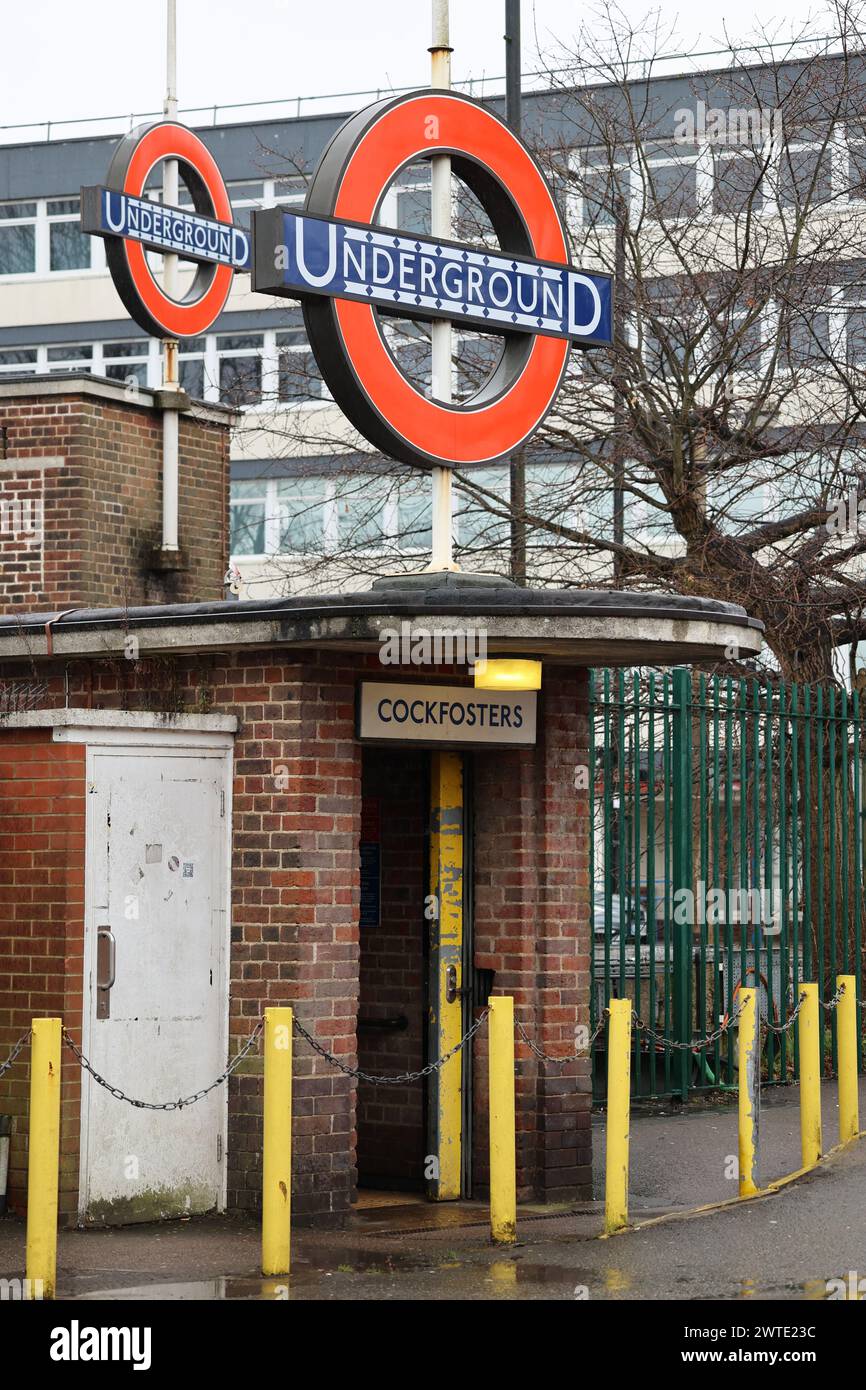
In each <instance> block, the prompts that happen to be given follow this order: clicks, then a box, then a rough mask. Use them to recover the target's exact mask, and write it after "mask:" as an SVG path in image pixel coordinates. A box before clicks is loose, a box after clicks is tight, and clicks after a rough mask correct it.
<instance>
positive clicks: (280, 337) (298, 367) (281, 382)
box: [276, 309, 323, 405]
mask: <svg viewBox="0 0 866 1390" xmlns="http://www.w3.org/2000/svg"><path fill="white" fill-rule="evenodd" d="M291 318H292V319H293V320H294V322H293V324H292V327H291V328H286V329H284V330H281V331H280V332H278V333H277V335H276V347H277V370H278V388H277V394H278V398H279V399H280V400H281V401H284V402H285V401H290V402H291V403H292V404H293V405H297V404H299V403H300V402H301V401H309V400H321V397H322V387H323V383H322V378H321V376H320V374H319V369H318V367H317V366H316V359H315V357H314V356H313V354H312V352H311V351H310V346H309V343H308V342H307V334H306V331H305V329H304V324H303V320H302V318H301V312H300V310H299V309H298V310H296V311H295V312H294V313H293V314H292V315H291Z"/></svg>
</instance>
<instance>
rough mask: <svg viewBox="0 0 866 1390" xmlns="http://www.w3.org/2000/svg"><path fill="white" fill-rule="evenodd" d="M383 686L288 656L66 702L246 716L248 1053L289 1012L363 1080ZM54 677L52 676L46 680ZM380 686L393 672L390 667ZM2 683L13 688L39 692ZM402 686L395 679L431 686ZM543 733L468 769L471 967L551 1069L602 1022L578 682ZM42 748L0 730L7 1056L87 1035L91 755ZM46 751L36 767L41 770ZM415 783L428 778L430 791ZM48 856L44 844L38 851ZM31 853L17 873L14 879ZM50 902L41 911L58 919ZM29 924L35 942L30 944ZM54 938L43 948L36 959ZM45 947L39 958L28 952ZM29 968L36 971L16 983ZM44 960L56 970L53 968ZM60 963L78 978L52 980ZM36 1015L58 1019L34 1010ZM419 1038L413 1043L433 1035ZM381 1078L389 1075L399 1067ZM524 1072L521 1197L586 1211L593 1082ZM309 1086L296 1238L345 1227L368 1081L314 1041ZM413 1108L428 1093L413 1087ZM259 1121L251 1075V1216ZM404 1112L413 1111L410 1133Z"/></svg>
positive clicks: (239, 971) (528, 1068) (232, 1123)
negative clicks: (371, 746) (47, 787)
mask: <svg viewBox="0 0 866 1390" xmlns="http://www.w3.org/2000/svg"><path fill="white" fill-rule="evenodd" d="M371 668H372V662H371V661H369V660H367V661H365V660H364V659H363V658H359V657H357V656H348V655H346V656H343V655H340V654H336V653H333V652H325V651H321V652H309V653H296V654H294V655H292V654H289V653H287V652H286V651H285V650H275V651H260V652H248V653H239V654H237V655H234V656H224V655H216V656H189V657H182V658H178V659H177V660H176V661H175V662H169V661H166V662H153V661H142V662H138V663H135V662H131V661H123V660H121V661H117V662H108V661H94V662H76V663H72V664H71V665H70V668H69V671H68V678H69V685H70V694H69V704H70V705H71V706H73V707H74V706H84V705H87V704H92V706H93V707H118V708H124V709H152V708H153V707H154V701H156V702H157V704H161V707H162V708H167V709H174V710H180V709H184V708H186V709H190V710H201V709H206V708H210V709H213V710H216V711H220V712H231V713H234V714H236V715H237V716H238V718H239V723H240V727H239V731H238V735H237V739H236V745H235V773H234V805H233V852H232V948H231V972H230V973H231V998H230V1032H231V1037H232V1048H233V1050H234V1049H235V1048H236V1047H237V1044H238V1043H239V1041H240V1040H241V1039H243V1038H245V1037H247V1035H248V1034H249V1032H250V1031H251V1029H252V1028H253V1026H254V1024H255V1022H256V1020H257V1019H258V1018H259V1016H260V1015H261V1012H262V1010H263V1008H265V1007H266V1006H269V1005H279V1004H291V1005H293V1006H294V1007H295V1009H296V1011H297V1014H298V1017H299V1018H300V1019H301V1021H302V1022H303V1023H304V1025H305V1026H306V1027H307V1028H308V1029H309V1030H310V1031H311V1032H312V1033H313V1034H314V1035H315V1036H316V1037H317V1039H318V1040H319V1041H320V1042H321V1043H322V1044H323V1045H324V1046H325V1047H326V1048H327V1049H329V1050H330V1051H331V1052H333V1053H335V1054H337V1055H339V1056H341V1057H343V1058H344V1059H345V1061H346V1063H347V1064H348V1065H350V1066H351V1065H355V1064H357V1061H358V1056H357V1048H356V1018H357V1013H358V1004H359V989H360V982H361V965H360V953H359V931H358V904H359V862H358V846H359V842H360V835H361V810H362V796H361V791H362V750H361V747H360V745H359V744H358V743H357V742H356V739H355V732H354V700H355V683H356V681H357V679H358V678H359V677H360V676H362V675H364V674H371ZM45 669H46V668H44V667H40V668H39V675H40V677H42V678H44V675H43V673H44V670H45ZM47 669H49V670H53V672H54V687H53V688H54V691H55V698H56V701H57V703H59V704H62V703H63V701H64V695H63V671H62V668H61V667H60V666H59V665H58V664H57V663H55V664H54V666H53V667H51V668H47ZM372 669H374V670H375V671H376V672H377V673H378V674H381V668H379V667H375V668H372ZM2 674H3V677H4V678H6V676H7V675H12V674H28V675H29V674H31V673H30V671H28V672H26V673H24V672H20V671H19V672H14V671H9V672H6V671H4V672H3V673H2ZM389 674H390V675H391V676H392V677H393V678H394V679H401V680H402V679H409V678H412V677H414V678H418V677H419V674H421V675H422V676H423V674H424V673H419V672H418V671H413V672H398V671H393V672H389ZM450 678H451V677H450V676H449V679H450ZM428 679H429V676H428ZM540 728H541V729H542V730H543V741H542V742H540V743H539V746H538V747H537V748H536V749H533V750H526V751H514V752H509V751H507V750H502V749H497V750H496V751H492V752H490V753H477V754H475V755H474V757H473V760H472V761H473V763H474V786H475V904H476V953H475V958H476V964H477V965H478V966H479V967H484V968H487V969H493V970H494V971H495V972H496V974H495V990H496V992H497V993H513V994H514V996H515V1002H516V1005H517V1008H518V1012H519V1015H520V1016H521V1017H522V1018H523V1019H524V1021H525V1023H526V1026H527V1027H528V1028H529V1029H530V1030H531V1031H532V1032H533V1033H534V1035H535V1036H536V1037H537V1038H538V1040H539V1041H540V1042H541V1044H542V1046H543V1047H545V1048H546V1049H547V1050H548V1051H550V1052H552V1053H566V1052H571V1051H574V1050H575V1049H574V1042H575V1038H574V1029H575V1026H576V1025H577V1024H578V1023H586V1022H587V1021H588V1008H589V949H590V947H589V942H590V923H589V908H588V895H587V891H586V890H587V864H588V859H587V851H588V842H587V830H588V826H587V800H586V793H579V792H576V791H575V788H574V769H575V766H576V764H578V763H579V762H581V761H583V762H585V761H586V757H587V753H586V747H587V708H586V682H585V677H584V676H583V675H582V674H581V673H579V672H565V671H563V672H558V671H553V670H548V669H546V670H545V688H544V691H543V700H542V708H541V719H540ZM47 740H48V736H47V735H39V736H37V735H36V734H32V735H29V734H28V735H27V736H26V737H25V736H24V735H22V734H21V733H19V732H13V731H12V730H9V729H7V730H6V731H5V732H4V731H3V729H2V721H0V766H2V769H3V771H2V774H0V783H2V788H0V789H2V793H3V801H2V802H0V805H2V806H3V807H4V808H6V807H8V810H5V811H4V815H5V816H7V817H9V818H10V820H9V821H7V824H6V827H5V828H6V830H7V836H8V834H9V833H10V829H14V831H15V833H16V834H19V833H20V835H21V837H22V839H23V841H24V843H23V844H22V845H19V846H18V847H17V848H16V850H15V853H14V854H13V856H12V862H11V863H8V864H4V865H3V866H0V867H2V870H3V875H4V876H3V878H2V879H0V883H2V886H3V889H4V898H3V902H2V907H3V912H2V917H0V955H2V959H3V967H0V1027H2V1031H3V1037H2V1039H0V1053H2V1048H3V1041H4V1040H11V1039H12V1035H13V1034H14V1035H15V1036H17V1035H18V1034H17V1032H16V1028H17V1026H18V1023H19V1022H21V1023H23V1024H24V1025H25V1026H26V1022H27V1019H28V1017H29V1011H31V1010H35V1011H37V1012H40V1011H41V1012H45V1013H49V1012H52V1011H55V1010H57V1009H58V1008H60V1007H61V1005H62V1009H63V1012H64V1015H65V1016H66V1017H67V1019H68V1020H76V1019H77V1018H78V1017H80V1009H81V993H80V991H81V978H82V959H81V930H82V929H81V922H82V899H81V895H82V892H83V888H82V884H83V839H82V834H83V819H81V820H80V821H79V819H78V817H79V814H80V816H81V817H83V804H82V803H81V789H82V786H83V782H82V779H83V749H81V748H76V747H75V746H73V745H52V744H50V743H49V742H48V741H47ZM35 749H38V750H39V754H38V757H37V753H36V752H34V751H28V750H35ZM389 758H390V759H392V760H393V761H392V762H391V767H392V769H393V767H394V766H395V764H399V762H400V760H402V759H405V760H406V763H405V766H406V767H407V769H408V767H409V766H411V765H412V764H413V763H414V764H415V767H416V771H417V770H418V764H419V762H420V758H419V755H418V754H416V753H410V752H409V751H408V750H403V751H401V752H399V753H398V752H396V750H395V751H393V752H391V753H389ZM34 760H35V761H36V765H37V766H38V767H39V768H40V769H41V770H42V771H43V772H44V778H43V776H42V775H40V777H35V776H31V775H30V772H29V771H28V766H27V764H28V763H31V762H33V761H34ZM387 761H388V760H387V759H383V760H382V762H381V763H380V774H381V776H382V780H381V781H380V783H379V785H380V786H381V787H383V788H384V787H386V786H390V787H391V788H392V790H393V794H394V797H395V799H396V800H397V802H398V803H400V799H401V797H402V798H403V804H404V805H405V806H406V807H407V821H406V824H405V826H404V829H405V835H404V836H400V835H398V834H396V832H395V835H394V839H393V843H392V846H391V849H390V850H389V851H388V853H389V854H392V855H394V856H396V857H397V860H398V861H399V862H401V863H403V864H404V865H405V864H411V863H415V864H416V865H417V864H418V863H419V859H420V861H421V864H422V865H423V859H421V856H417V857H416V850H417V848H418V844H419V825H420V823H421V821H420V815H421V813H420V812H419V818H418V819H417V820H412V821H411V823H410V821H409V819H408V808H409V803H410V801H411V799H412V796H413V795H414V793H412V792H411V784H412V778H411V777H409V776H408V774H407V776H406V778H405V779H404V780H403V781H402V783H401V779H400V778H396V779H395V777H394V776H393V775H390V776H385V774H384V771H383V769H385V768H386V767H387ZM60 764H62V779H61V781H62V784H63V785H65V787H66V789H67V790H66V792H65V794H64V798H63V800H62V803H60V804H59V809H52V810H51V812H48V811H47V809H46V808H45V807H42V809H39V810H36V809H34V807H36V806H39V805H41V803H42V802H43V801H44V800H45V798H44V797H43V796H42V789H41V788H40V787H39V785H38V784H39V782H41V781H42V780H45V779H46V778H49V777H55V778H56V775H57V769H58V768H59V766H60ZM370 766H371V767H372V766H373V762H372V761H371V764H370ZM418 780H419V779H418V777H417V776H416V778H415V781H416V784H417V781H418ZM371 785H372V783H371V782H369V781H368V787H369V786H371ZM25 788H26V789H27V790H26V791H25V790H24V789H25ZM25 801H28V802H29V804H27V805H26V806H25V804H24V803H25ZM79 806H81V810H80V812H79V810H78V809H77V807H79ZM48 815H50V816H51V817H53V818H56V819H54V820H52V824H51V825H50V826H49V825H48V824H47V822H46V823H45V824H44V825H43V823H42V818H43V817H45V816H48ZM37 820H38V821H39V828H38V829H37ZM39 837H42V838H41V839H39ZM34 838H37V839H38V843H36V844H33V843H31V841H32V840H33V839H34ZM19 854H22V855H23V856H24V858H23V860H22V862H21V863H20V864H19V863H18V855H19ZM19 874H22V875H23V877H17V875H19ZM10 875H11V878H10ZM421 879H422V874H421V873H420V872H418V873H417V882H413V881H411V880H409V879H406V880H405V881H404V882H403V883H402V884H401V885H400V894H398V891H397V885H398V879H397V876H396V875H395V876H394V881H395V889H394V897H393V899H389V901H388V906H387V912H388V920H389V922H390V923H391V924H392V925H393V926H394V927H395V928H398V927H399V931H398V932H397V933H396V934H395V937H394V940H395V948H397V947H398V938H399V935H400V934H401V933H402V932H403V930H404V929H406V930H407V931H408V930H409V922H410V918H411V916H412V901H411V900H413V899H414V897H415V895H416V893H417V896H418V899H419V901H421V900H422V899H423V883H422V882H421ZM386 881H387V879H386ZM19 889H21V890H23V892H24V896H23V897H22V896H20V895H19V891H18V890H19ZM43 892H44V893H47V894H48V897H47V899H46V901H45V902H44V903H43V900H42V894H43ZM54 895H56V896H54ZM401 895H402V896H401ZM22 923H23V924H24V925H25V926H26V931H24V932H19V925H20V924H22ZM28 923H29V924H30V925H27V924H28ZM42 934H46V935H45V936H44V939H45V940H48V941H50V943H51V944H50V946H46V947H43V945H42V940H43V935H42ZM410 934H411V933H410ZM19 937H20V939H21V940H22V942H23V943H24V945H22V946H21V947H20V948H19V947H16V946H15V942H16V940H18V939H19ZM404 941H405V937H404ZM31 942H32V943H33V949H32V950H30V951H29V953H28V949H27V948H28V946H29V944H30V943H31ZM9 947H11V948H12V949H11V950H10V949H8V948H9ZM19 957H20V960H21V961H26V962H27V964H26V966H23V967H22V965H21V964H20V963H19ZM43 957H44V958H45V965H44V967H43V966H42V965H41V963H40V964H38V963H39V962H41V961H42V959H43ZM61 960H63V961H64V963H65V964H64V973H61V972H60V971H59V969H58V967H59V964H60V962H61ZM416 964H417V957H416V959H415V960H413V961H411V962H409V961H407V960H406V959H405V958H404V957H402V956H401V958H400V959H399V960H397V959H396V958H395V961H394V971H395V973H394V983H395V989H394V993H395V994H396V993H398V992H400V991H403V992H404V993H405V988H404V987H405V985H406V983H407V982H408V981H413V982H414V980H415V978H416V976H415V970H416ZM389 968H390V967H389ZM22 971H23V973H22ZM399 977H402V978H401V981H400V984H399V986H398V985H397V983H396V982H397V980H398V978H399ZM22 981H23V983H22ZM389 990H390V986H389ZM61 996H62V997H61ZM39 1001H42V1003H43V1004H44V1007H43V1008H41V1009H39V1008H38V1007H37V1006H38V1004H39ZM386 1003H387V1007H388V1011H389V1012H390V1010H391V1008H392V1005H393V1003H394V999H393V997H392V995H391V993H389V994H388V996H387V998H386V996H385V995H384V994H382V995H380V997H379V999H378V1000H377V1007H378V1006H379V1005H382V1006H384V1005H385V1004H386ZM412 1036H413V1037H414V1039H415V1042H416V1043H417V1041H418V1036H419V1035H418V1034H417V1033H415V1034H413V1035H412ZM479 1039H480V1040H479V1043H478V1047H477V1055H476V1071H475V1076H476V1100H475V1108H476V1124H475V1134H476V1155H475V1158H476V1181H477V1182H478V1184H479V1185H483V1182H484V1178H485V1169H486V1152H485V1145H486V1133H487V1109H486V1097H485V1084H486V1082H485V1079H486V1041H485V1034H484V1031H483V1030H482V1033H481V1034H480V1035H479ZM405 1041H406V1043H408V1042H409V1039H408V1038H407V1039H406V1040H405ZM401 1045H402V1044H400V1043H398V1044H397V1046H398V1047H399V1046H401ZM364 1048H365V1051H364V1054H363V1055H364V1056H365V1057H368V1056H369V1055H370V1053H369V1050H368V1049H367V1044H366V1042H365V1043H364ZM382 1070H385V1071H388V1070H391V1068H390V1066H387V1065H386V1064H385V1059H384V1058H383V1059H382ZM517 1071H518V1076H517V1084H518V1127H519V1135H518V1152H519V1184H520V1192H521V1195H522V1196H523V1197H529V1196H534V1197H536V1198H548V1199H551V1200H553V1199H556V1198H559V1197H568V1196H574V1195H583V1196H585V1195H587V1194H588V1191H589V1159H590V1132H589V1106H590V1091H589V1072H588V1064H587V1063H586V1061H580V1062H578V1063H570V1064H568V1065H567V1066H565V1067H563V1068H546V1069H542V1068H539V1066H538V1065H537V1064H536V1062H535V1060H534V1058H533V1057H532V1056H531V1054H530V1053H528V1051H527V1049H525V1047H520V1048H519V1050H518V1065H517ZM10 1076H11V1078H12V1079H11V1080H7V1082H6V1083H5V1084H6V1085H7V1086H8V1087H11V1090H7V1091H3V1090H0V1097H4V1096H11V1097H12V1099H13V1103H14V1104H16V1105H17V1106H18V1108H19V1112H20V1109H21V1104H22V1101H23V1099H24V1094H25V1089H26V1073H24V1072H22V1071H20V1070H19V1069H18V1068H16V1070H15V1072H14V1073H10ZM295 1078H296V1084H295V1142H294V1169H295V1172H294V1211H295V1214H296V1216H297V1218H298V1220H299V1221H300V1222H305V1221H310V1220H318V1221H325V1220H333V1219H339V1218H341V1217H342V1215H343V1214H345V1213H346V1212H347V1211H348V1209H349V1206H350V1204H351V1202H352V1200H353V1197H354V1193H355V1188H356V1178H357V1175H356V1153H357V1142H358V1141H357V1134H356V1110H357V1097H356V1084H355V1082H354V1081H353V1080H352V1079H351V1078H349V1077H347V1076H345V1075H344V1074H343V1073H341V1072H339V1071H337V1070H335V1069H334V1068H332V1067H330V1066H329V1065H328V1064H327V1063H326V1062H325V1061H324V1060H323V1059H321V1058H319V1057H318V1056H316V1055H315V1054H314V1053H313V1052H311V1050H310V1049H309V1047H308V1046H307V1045H306V1044H305V1043H304V1042H303V1041H301V1040H298V1041H297V1042H296V1055H295ZM73 1080H74V1077H70V1081H73ZM417 1089H418V1094H419V1096H420V1086H419V1087H418V1088H417ZM67 1097H68V1109H67V1113H66V1115H65V1121H64V1123H65V1125H66V1127H67V1128H66V1132H65V1136H64V1149H65V1151H66V1153H67V1160H66V1161H67V1164H68V1165H69V1168H68V1171H67V1173H66V1174H65V1176H64V1184H65V1189H64V1191H65V1196H64V1202H65V1210H67V1211H71V1210H72V1209H73V1207H74V1200H73V1189H74V1187H75V1185H76V1179H77V1174H75V1173H73V1171H72V1169H73V1167H74V1166H75V1165H76V1152H77V1150H76V1145H77V1137H76V1136H77V1123H78V1112H77V1091H76V1090H75V1089H70V1088H68V1089H67ZM3 1103H4V1102H3V1101H2V1100H0V1104H3ZM373 1103H375V1102H373V1101H372V1100H371V1102H370V1104H373ZM408 1104H409V1102H408V1099H407V1106H408ZM412 1104H415V1102H414V1101H413V1102H412ZM261 1110H262V1097H261V1062H260V1059H259V1058H257V1057H255V1056H253V1057H251V1058H249V1059H247V1061H246V1062H245V1063H244V1064H243V1066H242V1067H241V1068H240V1069H239V1071H238V1072H237V1073H236V1074H235V1075H234V1076H233V1077H232V1079H231V1082H230V1090H229V1145H228V1173H229V1185H228V1199H229V1205H230V1207H231V1208H235V1209H238V1208H239V1209H254V1208H256V1207H258V1205H259V1202H260V1193H261ZM370 1113H371V1112H370V1109H369V1106H368V1103H367V1101H366V1097H363V1096H362V1098H361V1109H360V1117H361V1120H362V1122H363V1123H365V1124H368V1125H369V1124H371V1123H372V1122H371V1119H370ZM409 1113H410V1112H409V1110H408V1109H406V1110H404V1111H403V1118H404V1119H405V1118H407V1117H408V1115H409ZM406 1155H408V1147H407V1149H406ZM404 1157H405V1155H404ZM401 1162H403V1159H402V1158H401ZM23 1164H24V1152H23V1147H22V1137H21V1132H20V1131H19V1132H17V1133H16V1136H15V1140H14V1143H13V1165H14V1174H15V1181H16V1183H17V1184H19V1185H20V1179H21V1174H22V1171H23ZM404 1171H406V1170H405V1169H404ZM395 1176H398V1175H397V1174H395Z"/></svg>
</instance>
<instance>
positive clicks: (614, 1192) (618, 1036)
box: [604, 999, 631, 1234]
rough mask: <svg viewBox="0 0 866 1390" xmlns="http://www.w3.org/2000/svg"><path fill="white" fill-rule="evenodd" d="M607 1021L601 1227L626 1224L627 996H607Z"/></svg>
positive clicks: (628, 1033)
mask: <svg viewBox="0 0 866 1390" xmlns="http://www.w3.org/2000/svg"><path fill="white" fill-rule="evenodd" d="M608 1008H609V1010H610V1016H609V1018H608V1024H607V1158H606V1164H605V1177H604V1229H605V1230H606V1231H607V1232H608V1234H610V1233H611V1232H612V1231H619V1230H621V1229H622V1227H623V1226H627V1225H628V1129H629V1103H630V1090H631V1000H630V999H611V1001H610V1004H609V1005H608Z"/></svg>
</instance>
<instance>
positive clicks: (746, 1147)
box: [738, 989, 761, 1197]
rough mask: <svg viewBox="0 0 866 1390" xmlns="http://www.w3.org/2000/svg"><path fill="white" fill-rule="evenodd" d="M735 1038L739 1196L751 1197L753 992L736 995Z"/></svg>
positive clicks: (756, 1068)
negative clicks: (737, 1052)
mask: <svg viewBox="0 0 866 1390" xmlns="http://www.w3.org/2000/svg"><path fill="white" fill-rule="evenodd" d="M738 1038H739V1052H740V1065H739V1081H740V1092H739V1177H740V1196H741V1197H751V1196H753V1195H754V1193H756V1192H757V1191H758V1190H759V1181H758V1126H759V1120H760V1113H761V1111H760V1107H761V1090H760V1087H761V1045H760V1043H761V1040H760V1033H759V1031H758V1007H757V995H756V993H755V990H753V989H744V990H743V991H742V992H741V994H740V1021H739V1024H738Z"/></svg>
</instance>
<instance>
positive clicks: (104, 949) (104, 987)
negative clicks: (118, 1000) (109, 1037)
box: [96, 927, 117, 1018]
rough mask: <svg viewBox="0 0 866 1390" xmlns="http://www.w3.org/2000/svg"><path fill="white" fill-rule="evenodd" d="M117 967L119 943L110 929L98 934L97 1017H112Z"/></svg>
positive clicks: (100, 929)
mask: <svg viewBox="0 0 866 1390" xmlns="http://www.w3.org/2000/svg"><path fill="white" fill-rule="evenodd" d="M116 965H117V942H116V940H115V937H114V932H113V931H112V930H111V928H110V927H100V928H99V929H98V930H97V933H96V1017H97V1018H110V1017H111V1002H110V1000H111V990H112V987H113V985H114V979H115V974H116Z"/></svg>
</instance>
